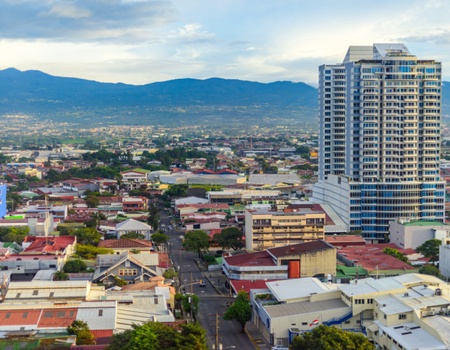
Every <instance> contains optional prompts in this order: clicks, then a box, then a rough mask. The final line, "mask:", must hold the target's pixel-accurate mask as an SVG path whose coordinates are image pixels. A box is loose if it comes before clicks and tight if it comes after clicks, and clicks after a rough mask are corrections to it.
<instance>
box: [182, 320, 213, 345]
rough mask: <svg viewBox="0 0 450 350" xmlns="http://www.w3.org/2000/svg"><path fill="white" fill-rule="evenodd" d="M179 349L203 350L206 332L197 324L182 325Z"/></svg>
mask: <svg viewBox="0 0 450 350" xmlns="http://www.w3.org/2000/svg"><path fill="white" fill-rule="evenodd" d="M181 327H182V331H181V341H180V349H183V350H203V349H207V347H206V331H205V330H204V329H203V328H202V327H201V326H200V324H199V323H197V322H194V323H192V322H191V323H188V324H185V325H182V326H181Z"/></svg>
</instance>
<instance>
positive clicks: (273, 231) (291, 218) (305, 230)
mask: <svg viewBox="0 0 450 350" xmlns="http://www.w3.org/2000/svg"><path fill="white" fill-rule="evenodd" d="M324 226H325V213H323V212H318V211H313V210H310V209H299V210H297V211H295V212H276V211H270V210H266V209H260V210H247V212H246V213H245V248H246V249H248V250H264V249H267V248H274V247H281V246H285V245H288V244H296V243H303V242H309V241H315V240H319V239H323V238H324V235H325V229H324Z"/></svg>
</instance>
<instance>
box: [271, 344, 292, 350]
mask: <svg viewBox="0 0 450 350" xmlns="http://www.w3.org/2000/svg"><path fill="white" fill-rule="evenodd" d="M272 350H289V348H288V347H287V346H284V345H274V346H272Z"/></svg>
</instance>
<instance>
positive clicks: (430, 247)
mask: <svg viewBox="0 0 450 350" xmlns="http://www.w3.org/2000/svg"><path fill="white" fill-rule="evenodd" d="M441 245H442V241H441V240H440V239H430V240H428V241H426V242H424V243H422V244H421V245H419V246H418V247H417V248H416V251H417V252H418V253H420V254H422V255H423V256H424V257H426V258H429V259H430V261H431V262H432V263H434V262H436V261H438V260H439V247H440V246H441Z"/></svg>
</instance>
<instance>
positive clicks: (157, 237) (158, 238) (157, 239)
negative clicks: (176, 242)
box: [152, 232, 169, 245]
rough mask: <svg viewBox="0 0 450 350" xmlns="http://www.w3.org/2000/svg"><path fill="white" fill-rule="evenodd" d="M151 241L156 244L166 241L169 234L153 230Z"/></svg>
mask: <svg viewBox="0 0 450 350" xmlns="http://www.w3.org/2000/svg"><path fill="white" fill-rule="evenodd" d="M152 241H153V242H154V243H155V244H156V245H160V244H163V243H167V242H168V241H169V236H167V235H166V234H164V233H161V232H155V233H154V234H152Z"/></svg>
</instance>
